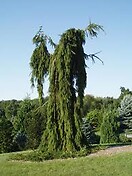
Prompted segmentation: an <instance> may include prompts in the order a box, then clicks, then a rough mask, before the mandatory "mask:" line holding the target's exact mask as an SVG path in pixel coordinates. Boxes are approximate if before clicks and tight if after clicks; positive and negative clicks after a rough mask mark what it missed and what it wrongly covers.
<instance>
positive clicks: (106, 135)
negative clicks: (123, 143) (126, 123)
mask: <svg viewBox="0 0 132 176" xmlns="http://www.w3.org/2000/svg"><path fill="white" fill-rule="evenodd" d="M117 117H118V116H117V113H116V111H115V110H112V109H109V110H107V111H106V112H105V113H104V116H103V122H102V124H101V128H100V143H101V144H102V143H117V142H118V141H119V124H118V119H117Z"/></svg>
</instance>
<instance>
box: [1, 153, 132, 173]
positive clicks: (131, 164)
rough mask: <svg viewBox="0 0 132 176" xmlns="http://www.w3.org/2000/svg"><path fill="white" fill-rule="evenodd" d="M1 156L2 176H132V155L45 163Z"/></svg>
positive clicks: (123, 154)
mask: <svg viewBox="0 0 132 176" xmlns="http://www.w3.org/2000/svg"><path fill="white" fill-rule="evenodd" d="M9 156H10V154H1V155H0V176H131V175H132V153H127V152H126V153H121V154H117V155H113V156H102V157H80V158H76V159H72V158H71V159H63V160H61V159H59V160H51V161H50V160H49V161H44V162H39V163H37V162H23V161H10V160H9Z"/></svg>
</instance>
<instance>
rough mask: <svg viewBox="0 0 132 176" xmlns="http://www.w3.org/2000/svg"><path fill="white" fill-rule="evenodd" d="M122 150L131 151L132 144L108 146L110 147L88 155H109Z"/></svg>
mask: <svg viewBox="0 0 132 176" xmlns="http://www.w3.org/2000/svg"><path fill="white" fill-rule="evenodd" d="M122 152H132V145H128V146H118V147H110V148H107V149H105V150H100V151H98V152H96V153H92V154H90V155H89V157H92V156H102V155H107V156H110V155H114V154H117V153H122Z"/></svg>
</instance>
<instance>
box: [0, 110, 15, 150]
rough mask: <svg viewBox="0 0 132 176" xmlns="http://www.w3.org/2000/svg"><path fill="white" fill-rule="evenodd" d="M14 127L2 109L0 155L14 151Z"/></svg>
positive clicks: (0, 111) (0, 113)
mask: <svg viewBox="0 0 132 176" xmlns="http://www.w3.org/2000/svg"><path fill="white" fill-rule="evenodd" d="M12 131H13V125H12V123H11V122H10V121H9V120H8V119H7V118H6V117H5V112H4V111H3V110H2V109H0V153H5V152H11V151H12V141H13V136H12Z"/></svg>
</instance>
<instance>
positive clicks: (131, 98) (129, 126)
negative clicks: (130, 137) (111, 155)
mask: <svg viewBox="0 0 132 176" xmlns="http://www.w3.org/2000/svg"><path fill="white" fill-rule="evenodd" d="M118 111H119V116H120V123H121V131H122V132H126V133H129V132H130V133H132V95H130V94H127V95H125V96H124V98H123V99H122V101H121V104H120V107H119V109H118Z"/></svg>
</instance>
